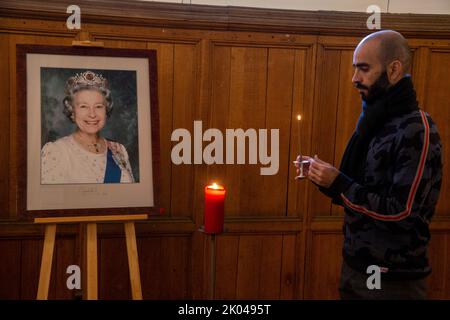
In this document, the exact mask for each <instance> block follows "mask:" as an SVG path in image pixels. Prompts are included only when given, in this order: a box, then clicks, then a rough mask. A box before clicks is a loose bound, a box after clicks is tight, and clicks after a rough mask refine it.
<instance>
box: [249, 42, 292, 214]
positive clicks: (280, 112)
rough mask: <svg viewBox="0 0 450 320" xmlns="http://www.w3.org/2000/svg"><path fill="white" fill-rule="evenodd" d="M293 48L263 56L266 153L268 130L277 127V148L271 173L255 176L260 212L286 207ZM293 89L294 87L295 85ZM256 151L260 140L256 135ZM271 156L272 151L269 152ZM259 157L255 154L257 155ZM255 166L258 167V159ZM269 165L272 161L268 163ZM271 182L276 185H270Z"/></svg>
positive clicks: (282, 210) (269, 142)
mask: <svg viewBox="0 0 450 320" xmlns="http://www.w3.org/2000/svg"><path fill="white" fill-rule="evenodd" d="M295 54H296V51H295V50H294V49H288V48H269V50H268V57H267V88H266V90H267V91H266V112H265V113H266V114H265V126H264V128H265V129H267V154H269V155H270V154H271V145H272V144H273V141H272V140H271V130H273V129H278V130H279V148H278V150H276V151H275V152H278V157H279V168H278V172H277V173H276V174H275V175H261V173H260V172H259V174H260V177H259V179H258V184H259V192H260V194H261V195H264V196H260V197H259V200H258V203H259V204H260V214H261V215H264V216H285V215H286V209H287V192H288V184H289V169H290V167H291V166H292V167H293V164H292V158H293V156H292V155H291V154H290V139H291V137H290V136H291V124H292V122H293V121H296V120H293V119H292V117H291V115H292V108H293V98H294V97H293V95H294V79H295V78H294V72H295V71H296V70H295ZM296 89H297V88H296ZM258 143H259V145H258V153H259V152H260V149H261V144H262V141H261V139H260V138H259V137H258ZM272 157H273V154H272ZM258 158H259V156H258ZM258 163H259V164H258V165H257V167H259V170H261V168H262V167H268V166H269V165H263V164H261V163H260V162H258ZM271 166H273V163H272V164H271ZM273 186H278V187H277V188H274V187H273Z"/></svg>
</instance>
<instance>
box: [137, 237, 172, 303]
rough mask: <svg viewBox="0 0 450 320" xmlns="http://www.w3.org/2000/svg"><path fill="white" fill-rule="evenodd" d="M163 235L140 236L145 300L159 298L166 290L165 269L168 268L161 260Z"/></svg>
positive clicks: (140, 261)
mask: <svg viewBox="0 0 450 320" xmlns="http://www.w3.org/2000/svg"><path fill="white" fill-rule="evenodd" d="M161 239H162V237H161V236H159V237H156V236H147V237H139V238H138V241H137V244H138V252H139V268H140V273H141V284H142V296H143V298H144V299H145V300H155V299H159V298H160V296H161V292H163V291H164V279H163V270H164V268H167V266H166V265H164V263H163V262H162V261H161V254H162V253H161Z"/></svg>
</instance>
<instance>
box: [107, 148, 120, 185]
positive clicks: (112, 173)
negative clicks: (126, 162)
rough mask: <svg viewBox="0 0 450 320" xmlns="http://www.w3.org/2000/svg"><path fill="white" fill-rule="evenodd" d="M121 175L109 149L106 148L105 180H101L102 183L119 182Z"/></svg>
mask: <svg viewBox="0 0 450 320" xmlns="http://www.w3.org/2000/svg"><path fill="white" fill-rule="evenodd" d="M121 175H122V171H121V170H120V167H119V166H118V165H117V163H116V162H115V161H114V159H113V156H112V152H111V150H109V149H108V152H107V155H106V170H105V180H104V181H103V183H120V177H121Z"/></svg>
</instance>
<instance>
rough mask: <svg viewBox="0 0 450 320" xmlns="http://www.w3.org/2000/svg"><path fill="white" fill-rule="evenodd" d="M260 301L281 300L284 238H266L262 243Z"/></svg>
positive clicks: (273, 236) (280, 236) (274, 236)
mask: <svg viewBox="0 0 450 320" xmlns="http://www.w3.org/2000/svg"><path fill="white" fill-rule="evenodd" d="M261 244H262V248H264V249H262V251H261V253H262V254H261V258H260V261H259V263H260V274H259V290H258V296H257V297H258V299H263V300H276V299H279V298H280V284H281V279H282V274H281V272H282V265H283V236H282V235H271V236H264V238H263V239H262V241H261Z"/></svg>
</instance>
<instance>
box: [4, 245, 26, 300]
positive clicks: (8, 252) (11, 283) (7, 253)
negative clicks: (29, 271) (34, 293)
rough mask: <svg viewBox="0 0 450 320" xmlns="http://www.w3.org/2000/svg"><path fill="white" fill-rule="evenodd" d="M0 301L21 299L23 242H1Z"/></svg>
mask: <svg viewBox="0 0 450 320" xmlns="http://www.w3.org/2000/svg"><path fill="white" fill-rule="evenodd" d="M0 259H1V263H0V284H1V285H0V299H2V300H10V299H11V300H18V299H20V294H21V292H20V287H21V286H20V281H21V277H20V274H21V271H22V270H21V266H22V264H21V241H20V240H18V239H15V240H3V239H2V240H0Z"/></svg>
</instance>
